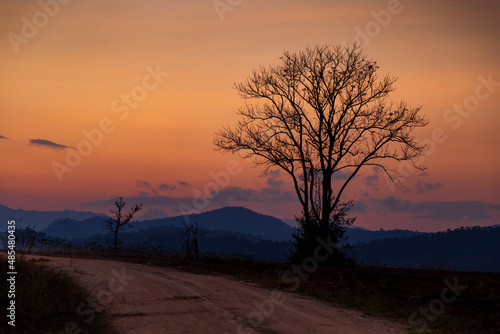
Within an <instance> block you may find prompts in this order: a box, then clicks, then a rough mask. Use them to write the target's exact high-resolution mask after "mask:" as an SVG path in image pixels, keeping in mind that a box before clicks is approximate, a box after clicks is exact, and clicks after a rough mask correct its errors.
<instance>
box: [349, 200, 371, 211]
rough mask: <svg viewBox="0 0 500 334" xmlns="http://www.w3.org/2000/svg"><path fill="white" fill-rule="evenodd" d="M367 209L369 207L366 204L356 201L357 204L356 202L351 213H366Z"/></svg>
mask: <svg viewBox="0 0 500 334" xmlns="http://www.w3.org/2000/svg"><path fill="white" fill-rule="evenodd" d="M367 208H368V205H366V203H365V202H363V201H356V202H354V205H353V206H352V208H351V211H350V212H353V213H354V212H356V213H365V212H366V209H367Z"/></svg>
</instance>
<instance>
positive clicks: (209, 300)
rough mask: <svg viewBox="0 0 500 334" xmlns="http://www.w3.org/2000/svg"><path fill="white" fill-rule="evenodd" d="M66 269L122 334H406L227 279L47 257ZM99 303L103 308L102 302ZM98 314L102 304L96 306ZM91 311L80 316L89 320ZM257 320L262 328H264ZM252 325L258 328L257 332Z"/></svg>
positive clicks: (378, 322) (400, 328) (391, 326)
mask: <svg viewBox="0 0 500 334" xmlns="http://www.w3.org/2000/svg"><path fill="white" fill-rule="evenodd" d="M44 258H48V259H50V262H47V263H49V264H51V265H55V266H68V267H70V268H72V271H73V272H75V271H76V273H78V274H79V275H81V277H82V282H83V283H84V284H86V285H87V286H88V287H89V289H92V292H93V294H94V295H95V296H97V297H98V298H99V299H100V300H101V304H104V305H105V306H106V307H110V309H111V316H112V324H113V325H114V327H115V328H116V329H117V331H118V332H119V333H127V334H128V333H130V334H132V333H141V334H149V333H150V334H156V333H161V334H164V333H190V334H196V333H203V334H210V333H217V334H226V333H228V334H233V333H234V334H240V333H241V334H243V333H244V334H246V333H283V334H285V333H286V334H288V333H300V334H305V333H317V334H320V333H325V334H326V333H328V334H330V333H339V334H342V333H344V334H348V333H349V334H351V333H352V334H354V333H360V334H361V333H402V332H403V331H404V328H403V326H401V325H399V324H396V323H394V322H391V321H388V320H383V319H378V318H372V317H366V316H363V315H361V314H360V313H356V312H352V311H345V310H341V309H337V308H334V307H332V306H329V305H328V304H325V303H322V302H319V301H316V300H312V299H308V298H304V297H301V296H297V295H294V294H291V293H285V294H281V293H279V292H277V291H274V292H273V290H270V289H265V288H261V287H257V286H255V285H252V284H248V283H244V282H239V281H233V280H230V279H227V278H223V277H214V276H205V275H194V274H189V273H185V272H179V271H176V270H173V269H169V268H162V267H154V266H148V265H142V264H134V263H123V262H115V261H104V260H82V259H73V260H72V259H67V258H57V257H44ZM97 306H100V305H97ZM97 309H98V310H99V307H97ZM91 313H92V307H91V305H88V306H87V307H85V308H82V309H80V310H79V311H78V312H76V311H75V319H74V320H75V321H76V322H79V321H81V322H83V321H86V320H88V319H90V318H91ZM258 323H260V324H262V325H259V324H258ZM249 324H254V326H257V327H258V329H255V330H253V331H252V330H251V329H250V328H249V327H248V326H249Z"/></svg>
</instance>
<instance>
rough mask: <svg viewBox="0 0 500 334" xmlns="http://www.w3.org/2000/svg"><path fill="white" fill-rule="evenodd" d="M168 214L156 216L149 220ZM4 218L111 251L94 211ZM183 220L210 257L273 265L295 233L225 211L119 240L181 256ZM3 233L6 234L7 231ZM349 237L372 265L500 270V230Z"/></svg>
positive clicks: (148, 226)
mask: <svg viewBox="0 0 500 334" xmlns="http://www.w3.org/2000/svg"><path fill="white" fill-rule="evenodd" d="M146 213H147V212H146ZM164 214H165V213H164V212H160V211H152V212H151V213H150V214H148V215H146V214H145V215H143V217H144V218H147V217H148V216H149V217H155V216H158V215H160V216H162V215H164ZM0 215H2V216H3V217H6V218H7V219H17V220H19V219H22V227H24V226H28V225H30V226H35V227H36V230H37V231H39V232H40V233H43V235H45V236H46V237H49V238H61V239H67V240H71V241H74V242H96V243H98V244H104V243H106V242H108V241H109V239H110V237H111V235H110V233H109V231H107V230H105V229H104V228H103V226H102V223H103V221H104V220H105V219H106V218H108V217H107V216H105V215H96V214H94V213H92V212H82V211H71V210H65V211H50V212H41V211H24V210H13V209H9V208H7V207H5V206H1V205H0ZM140 218H141V217H140ZM51 219H53V220H52V221H51V222H49V221H50V220H51ZM184 221H189V222H196V223H198V224H199V226H201V227H202V228H203V229H205V230H206V231H207V234H206V235H204V236H203V237H202V238H201V239H200V249H201V250H202V251H204V252H213V253H216V254H221V255H229V254H233V255H234V254H237V255H243V256H251V257H253V258H255V259H262V260H273V261H284V260H286V255H287V254H289V251H290V249H291V248H292V244H291V239H292V233H293V232H294V231H295V230H294V228H292V227H291V226H290V225H288V224H285V223H284V222H283V221H281V220H279V219H277V218H275V217H272V216H269V215H263V214H259V213H256V212H254V211H252V210H249V209H246V208H243V207H225V208H221V209H217V210H212V211H208V212H203V213H199V214H192V215H188V216H185V217H183V216H177V217H166V218H159V219H148V220H143V221H136V222H134V223H133V227H132V228H126V229H124V230H122V231H120V234H119V238H120V239H122V240H123V245H124V246H133V245H138V244H144V243H147V244H149V245H151V246H154V247H158V246H161V247H164V248H167V249H170V250H172V251H174V252H179V251H181V250H182V245H183V242H182V222H184ZM5 222H6V219H5ZM18 226H19V225H18ZM40 226H42V227H43V228H40ZM2 230H4V231H5V230H6V227H5V228H2ZM347 237H348V242H349V243H350V244H351V245H354V248H353V249H352V254H353V255H354V256H355V257H356V258H357V260H358V261H359V262H360V263H364V264H365V265H385V266H399V267H408V268H423V267H425V268H438V269H453V270H474V271H500V260H499V259H500V258H498V256H497V254H499V253H500V243H498V240H499V238H500V225H495V226H490V227H485V228H480V227H474V228H461V229H457V230H453V231H451V230H448V231H446V232H438V233H423V232H417V231H409V230H382V229H381V230H378V231H371V230H367V229H364V228H359V227H356V226H351V227H350V228H349V229H348V230H347Z"/></svg>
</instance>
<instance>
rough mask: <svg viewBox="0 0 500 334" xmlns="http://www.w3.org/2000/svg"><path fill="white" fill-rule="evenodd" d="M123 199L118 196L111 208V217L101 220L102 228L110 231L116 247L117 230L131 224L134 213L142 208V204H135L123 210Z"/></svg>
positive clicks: (115, 247)
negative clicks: (127, 209)
mask: <svg viewBox="0 0 500 334" xmlns="http://www.w3.org/2000/svg"><path fill="white" fill-rule="evenodd" d="M125 204H126V202H125V200H124V199H123V197H118V199H117V200H116V201H115V202H114V205H115V207H116V209H111V213H112V215H111V217H110V218H109V219H106V220H105V221H104V222H103V228H105V229H106V230H109V231H111V232H112V233H113V234H114V240H113V248H114V249H115V250H116V249H117V248H118V232H119V231H120V230H121V229H122V228H124V227H125V226H129V227H130V226H131V220H132V218H133V217H134V215H135V214H136V213H137V212H138V211H140V210H141V209H142V204H135V205H134V206H132V207H131V208H130V210H129V211H128V212H124V211H125V210H124V208H125Z"/></svg>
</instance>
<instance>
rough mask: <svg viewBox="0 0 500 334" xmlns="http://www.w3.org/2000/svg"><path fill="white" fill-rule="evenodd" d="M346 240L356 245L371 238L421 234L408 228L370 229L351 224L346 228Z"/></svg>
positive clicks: (407, 236) (404, 236)
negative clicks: (350, 226) (351, 225)
mask: <svg viewBox="0 0 500 334" xmlns="http://www.w3.org/2000/svg"><path fill="white" fill-rule="evenodd" d="M346 234H347V237H348V242H349V243H350V244H351V245H356V244H358V243H360V242H368V241H371V240H380V239H392V238H411V237H415V236H418V235H421V234H423V233H422V232H416V231H410V230H399V229H396V230H388V231H386V230H378V231H370V230H367V229H364V228H360V227H356V226H353V227H352V228H349V229H348V230H347V233H346Z"/></svg>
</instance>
